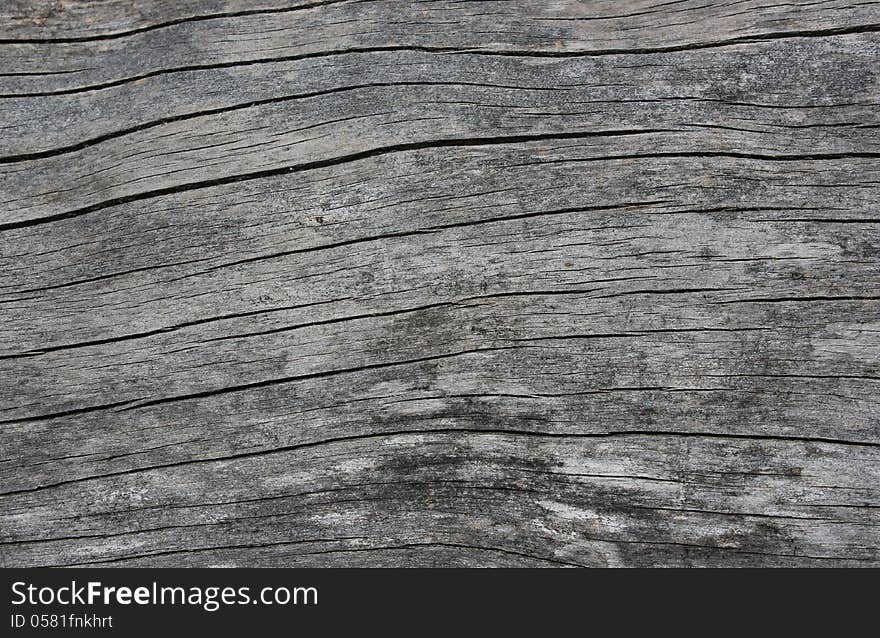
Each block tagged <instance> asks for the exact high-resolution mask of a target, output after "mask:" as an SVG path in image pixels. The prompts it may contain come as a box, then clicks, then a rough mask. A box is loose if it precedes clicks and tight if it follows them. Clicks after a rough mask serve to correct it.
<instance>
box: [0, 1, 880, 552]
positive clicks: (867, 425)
mask: <svg viewBox="0 0 880 638" xmlns="http://www.w3.org/2000/svg"><path fill="white" fill-rule="evenodd" d="M878 95H880V3H878V2H843V1H835V0H827V1H819V2H817V1H809V2H808V1H800V0H798V1H795V2H773V1H772V0H771V1H770V2H768V1H767V0H736V1H734V0H711V1H709V0H693V1H691V0H679V1H673V2H660V1H658V0H631V1H626V2H617V1H615V2H612V1H610V0H606V1H582V2H578V1H574V0H562V1H553V2H538V1H535V2H527V1H515V2H453V1H448V2H445V1H437V2H382V1H361V2H355V1H351V2H348V1H337V2H333V1H324V2H300V3H296V2H293V1H292V0H250V1H246V0H188V1H177V2H162V1H160V0H143V1H138V2H135V1H134V0H104V1H98V0H94V1H87V0H12V1H11V2H10V1H9V0H6V1H4V2H3V3H2V4H0V492H2V494H0V564H2V565H5V566H30V565H202V566H205V565H242V566H244V565H263V566H278V565H288V566H299V565H302V566H315V565H319V566H342V565H371V566H379V565H491V566H495V565H506V566H513V565H517V566H551V565H583V566H605V565H608V566H635V565H665V566H671V565H700V566H704V565H716V566H717V565H722V566H734V565H779V566H781V565H853V566H861V565H878V564H880V550H878V546H880V532H878V529H880V528H878V526H880V519H878V511H880V510H878V508H880V393H878V389H880V286H878V282H880V227H878V222H880V216H878V196H880V144H878V143H880V128H878V127H880V108H878V107H880V101H878Z"/></svg>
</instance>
